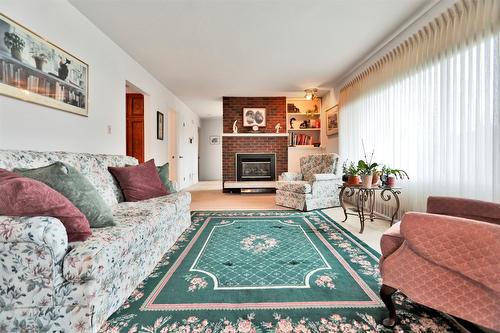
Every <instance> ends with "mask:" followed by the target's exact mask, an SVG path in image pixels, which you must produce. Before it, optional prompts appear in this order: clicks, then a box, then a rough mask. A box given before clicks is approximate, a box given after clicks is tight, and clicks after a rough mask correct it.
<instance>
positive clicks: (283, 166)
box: [222, 97, 288, 182]
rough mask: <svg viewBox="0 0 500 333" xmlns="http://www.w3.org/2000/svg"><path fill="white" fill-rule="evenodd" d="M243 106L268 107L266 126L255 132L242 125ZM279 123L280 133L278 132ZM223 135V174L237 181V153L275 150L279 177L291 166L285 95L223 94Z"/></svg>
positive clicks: (228, 178) (224, 177)
mask: <svg viewBox="0 0 500 333" xmlns="http://www.w3.org/2000/svg"><path fill="white" fill-rule="evenodd" d="M243 108H265V109H266V126H265V127H261V128H259V131H258V132H254V131H253V130H252V128H251V127H243ZM235 120H238V122H237V126H238V134H233V123H234V121H235ZM278 123H280V125H281V130H280V133H281V136H275V135H274V134H275V133H276V129H275V126H276V125H277V124H278ZM223 124H224V135H223V137H222V178H223V181H224V182H228V181H236V180H237V179H236V178H237V176H236V154H238V153H239V154H244V153H249V154H275V156H276V159H275V166H276V179H277V177H278V176H279V175H280V174H281V173H282V172H285V171H287V169H288V136H286V135H285V134H284V133H286V98H285V97H224V98H223Z"/></svg>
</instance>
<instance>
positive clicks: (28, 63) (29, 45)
mask: <svg viewBox="0 0 500 333" xmlns="http://www.w3.org/2000/svg"><path fill="white" fill-rule="evenodd" d="M88 75H89V66H88V65H87V64H86V63H85V62H83V61H81V60H80V59H78V58H77V57H75V56H73V55H71V54H69V53H68V52H66V51H64V50H63V49H61V48H59V47H58V46H56V45H54V44H52V43H51V42H49V41H47V40H46V39H45V38H43V37H41V36H40V35H38V34H36V33H34V32H33V31H31V30H29V29H28V28H26V27H24V26H22V25H20V24H19V23H17V22H15V21H13V20H11V19H9V18H8V17H6V16H4V15H3V14H0V94H2V95H5V96H10V97H14V98H17V99H20V100H23V101H27V102H32V103H37V104H40V105H44V106H48V107H51V108H55V109H60V110H63V111H68V112H72V113H76V114H79V115H82V116H87V115H88V80H89V77H88Z"/></svg>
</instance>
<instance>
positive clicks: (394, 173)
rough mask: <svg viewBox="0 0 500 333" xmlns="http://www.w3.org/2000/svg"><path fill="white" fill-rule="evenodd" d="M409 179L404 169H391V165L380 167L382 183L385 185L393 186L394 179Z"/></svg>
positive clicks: (394, 183)
mask: <svg viewBox="0 0 500 333" xmlns="http://www.w3.org/2000/svg"><path fill="white" fill-rule="evenodd" d="M398 178H399V179H405V178H406V179H410V177H409V176H408V174H407V173H406V171H404V170H402V169H393V168H391V167H388V166H385V165H384V167H383V168H382V176H381V179H382V185H384V186H387V187H394V186H395V185H396V179H398Z"/></svg>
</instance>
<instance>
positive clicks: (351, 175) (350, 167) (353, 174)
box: [342, 162, 361, 186]
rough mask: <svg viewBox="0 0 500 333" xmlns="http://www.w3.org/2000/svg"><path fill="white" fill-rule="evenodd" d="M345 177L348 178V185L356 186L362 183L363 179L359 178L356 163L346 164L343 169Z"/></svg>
mask: <svg viewBox="0 0 500 333" xmlns="http://www.w3.org/2000/svg"><path fill="white" fill-rule="evenodd" d="M342 169H343V172H344V175H345V176H347V185H349V186H354V185H359V184H360V183H361V177H360V176H359V169H358V167H357V166H356V165H355V164H354V162H350V163H349V164H347V162H345V163H344V165H343V167H342Z"/></svg>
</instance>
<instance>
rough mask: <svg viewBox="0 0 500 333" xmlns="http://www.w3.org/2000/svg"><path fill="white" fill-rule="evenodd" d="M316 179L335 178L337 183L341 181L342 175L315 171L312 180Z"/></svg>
mask: <svg viewBox="0 0 500 333" xmlns="http://www.w3.org/2000/svg"><path fill="white" fill-rule="evenodd" d="M318 180H335V181H338V183H342V177H340V176H338V175H336V174H334V173H316V174H314V175H313V181H318Z"/></svg>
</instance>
